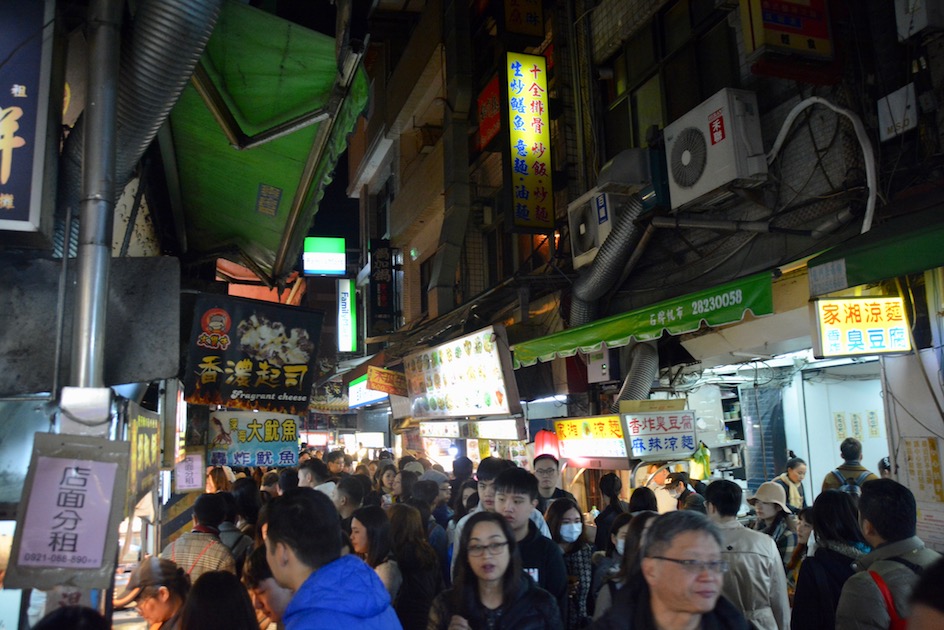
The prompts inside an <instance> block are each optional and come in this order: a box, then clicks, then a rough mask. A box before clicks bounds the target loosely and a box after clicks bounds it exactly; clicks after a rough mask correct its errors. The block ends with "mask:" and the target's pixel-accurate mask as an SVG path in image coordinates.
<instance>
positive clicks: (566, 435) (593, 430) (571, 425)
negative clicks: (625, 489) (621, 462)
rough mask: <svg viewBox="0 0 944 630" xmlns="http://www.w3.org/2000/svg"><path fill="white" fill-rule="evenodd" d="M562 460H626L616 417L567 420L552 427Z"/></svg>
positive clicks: (621, 428) (560, 421)
mask: <svg viewBox="0 0 944 630" xmlns="http://www.w3.org/2000/svg"><path fill="white" fill-rule="evenodd" d="M554 431H555V432H556V433H557V440H558V444H559V446H560V455H561V459H574V458H591V457H623V458H625V457H626V440H624V439H623V426H622V423H621V422H620V417H619V416H615V415H614V416H592V417H590V418H567V419H564V420H558V421H556V422H555V423H554Z"/></svg>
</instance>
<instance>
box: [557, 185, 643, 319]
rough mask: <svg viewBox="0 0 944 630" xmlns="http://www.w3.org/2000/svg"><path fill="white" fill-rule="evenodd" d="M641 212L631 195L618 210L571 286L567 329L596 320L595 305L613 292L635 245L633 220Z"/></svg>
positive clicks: (636, 234) (636, 236)
mask: <svg viewBox="0 0 944 630" xmlns="http://www.w3.org/2000/svg"><path fill="white" fill-rule="evenodd" d="M642 212H643V205H642V199H641V198H640V197H639V195H638V194H634V195H631V196H629V197H627V198H626V201H625V202H624V203H623V204H622V205H621V207H620V208H618V217H619V218H618V219H617V220H616V224H615V225H614V226H613V229H612V231H611V232H610V234H609V236H607V238H606V240H605V241H603V244H602V245H601V246H600V249H599V251H598V252H597V255H596V257H595V258H594V259H593V262H592V263H591V264H590V266H589V267H588V268H587V269H586V271H585V272H583V273H581V274H580V275H579V276H578V277H577V280H576V281H575V282H574V286H573V294H572V297H571V304H570V327H571V328H576V327H577V326H582V325H584V324H588V323H590V322H592V321H593V320H594V319H596V318H597V311H598V308H597V301H598V300H599V299H600V298H601V297H603V295H604V294H605V293H606V292H607V291H609V290H610V289H611V288H613V285H614V284H615V283H616V281H617V280H618V279H619V278H620V276H621V275H622V273H623V267H624V266H625V264H626V261H627V259H628V258H629V256H630V254H631V253H632V251H633V249H634V248H635V247H636V245H637V244H638V243H639V237H640V236H641V234H642V230H640V229H639V227H638V226H637V225H636V220H637V219H638V218H639V216H640V215H641V214H642Z"/></svg>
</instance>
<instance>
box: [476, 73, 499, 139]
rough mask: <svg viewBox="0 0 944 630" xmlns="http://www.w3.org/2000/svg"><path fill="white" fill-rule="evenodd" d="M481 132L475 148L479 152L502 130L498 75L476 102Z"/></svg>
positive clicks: (486, 86)
mask: <svg viewBox="0 0 944 630" xmlns="http://www.w3.org/2000/svg"><path fill="white" fill-rule="evenodd" d="M475 111H476V117H477V118H478V123H479V130H478V132H477V134H476V137H475V148H476V149H477V150H479V151H481V150H482V149H484V148H485V147H487V146H488V143H489V142H491V141H492V140H493V139H494V138H495V136H497V135H498V132H499V131H500V130H501V89H500V84H499V81H498V75H495V76H494V77H492V80H491V81H489V82H488V83H487V84H486V85H485V87H484V88H482V91H481V92H480V93H479V97H478V98H477V99H476V102H475Z"/></svg>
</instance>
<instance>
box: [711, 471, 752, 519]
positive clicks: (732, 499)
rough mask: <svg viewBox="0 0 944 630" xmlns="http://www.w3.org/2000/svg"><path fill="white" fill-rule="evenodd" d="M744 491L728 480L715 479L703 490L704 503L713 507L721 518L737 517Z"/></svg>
mask: <svg viewBox="0 0 944 630" xmlns="http://www.w3.org/2000/svg"><path fill="white" fill-rule="evenodd" d="M743 498H744V491H743V490H741V486H739V485H737V484H736V483H734V482H733V481H731V480H730V479H717V480H715V481H712V482H711V483H709V484H708V487H707V488H706V489H705V501H707V502H708V503H710V504H712V505H713V506H715V509H716V510H718V514H720V515H721V516H737V513H738V511H740V509H741V499H743Z"/></svg>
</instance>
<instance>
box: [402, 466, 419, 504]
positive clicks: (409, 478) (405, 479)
mask: <svg viewBox="0 0 944 630" xmlns="http://www.w3.org/2000/svg"><path fill="white" fill-rule="evenodd" d="M397 474H398V475H400V495H399V496H398V497H397V501H406V500H407V499H409V498H410V497H412V496H413V486H414V485H415V484H416V482H417V480H419V478H420V476H419V475H417V474H416V473H415V472H413V471H412V470H401V471H400V472H398V473H397Z"/></svg>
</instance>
